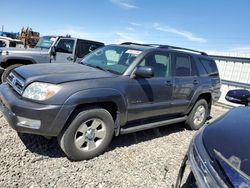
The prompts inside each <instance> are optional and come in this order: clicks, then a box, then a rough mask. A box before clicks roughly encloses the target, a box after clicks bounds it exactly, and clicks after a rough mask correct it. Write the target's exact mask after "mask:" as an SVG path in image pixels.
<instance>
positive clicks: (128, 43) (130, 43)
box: [120, 42, 151, 46]
mask: <svg viewBox="0 0 250 188" xmlns="http://www.w3.org/2000/svg"><path fill="white" fill-rule="evenodd" d="M120 45H138V46H151V44H140V43H134V42H123V43H121V44H120Z"/></svg>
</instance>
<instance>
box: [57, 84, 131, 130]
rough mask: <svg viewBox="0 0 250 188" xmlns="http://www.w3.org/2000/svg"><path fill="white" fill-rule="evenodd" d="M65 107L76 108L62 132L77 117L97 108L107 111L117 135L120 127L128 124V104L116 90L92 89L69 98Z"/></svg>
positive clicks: (73, 109)
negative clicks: (85, 111)
mask: <svg viewBox="0 0 250 188" xmlns="http://www.w3.org/2000/svg"><path fill="white" fill-rule="evenodd" d="M64 105H65V106H68V105H72V106H74V107H73V108H72V109H71V111H70V112H69V115H68V118H67V120H66V122H65V124H64V126H63V127H62V130H61V131H60V132H62V131H63V130H65V128H67V127H68V126H69V124H70V122H71V121H72V119H74V118H75V116H76V115H77V114H78V113H79V112H81V111H83V110H87V109H92V108H96V107H100V108H103V109H105V110H107V111H108V112H109V113H110V114H111V116H112V118H113V120H114V122H115V135H118V134H119V130H120V126H121V125H123V124H124V123H125V122H126V117H127V111H126V102H125V99H124V97H123V95H122V94H121V93H120V92H119V91H117V90H115V89H90V90H86V91H80V92H77V93H75V94H74V95H72V96H71V97H69V98H68V99H67V100H66V102H65V103H64Z"/></svg>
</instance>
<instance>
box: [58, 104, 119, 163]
mask: <svg viewBox="0 0 250 188" xmlns="http://www.w3.org/2000/svg"><path fill="white" fill-rule="evenodd" d="M113 134H114V121H113V118H112V116H111V115H110V113H109V112H108V111H107V110H105V109H102V108H94V109H90V110H85V111H82V112H80V113H79V114H78V115H77V116H76V117H75V119H74V120H73V121H72V122H71V124H70V125H69V127H68V128H67V129H66V130H65V131H64V132H63V133H62V134H61V135H60V136H59V137H58V142H59V145H60V146H61V148H62V150H63V151H64V152H65V154H66V155H67V156H68V157H69V158H70V159H72V160H75V161H78V160H86V159H90V158H93V157H96V156H98V155H100V154H102V153H103V152H104V151H105V149H106V148H107V147H108V145H109V143H110V142H111V140H112V137H113Z"/></svg>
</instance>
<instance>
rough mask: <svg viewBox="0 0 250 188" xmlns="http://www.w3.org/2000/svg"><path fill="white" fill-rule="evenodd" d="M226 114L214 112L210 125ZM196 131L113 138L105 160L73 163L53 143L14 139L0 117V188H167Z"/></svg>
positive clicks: (161, 130) (180, 127)
mask: <svg viewBox="0 0 250 188" xmlns="http://www.w3.org/2000/svg"><path fill="white" fill-rule="evenodd" d="M227 110H228V109H226V108H222V107H219V106H213V108H212V117H213V119H212V120H209V121H213V120H214V119H216V118H217V117H219V116H220V115H222V114H223V113H225V112H226V111H227ZM194 134H195V131H189V130H186V129H185V128H184V127H183V124H177V125H169V126H165V127H160V128H155V129H152V130H146V131H141V132H137V133H132V134H128V135H121V136H119V137H115V138H114V139H113V141H112V143H111V145H110V147H109V148H108V151H107V152H105V153H104V154H103V155H101V156H98V157H96V158H94V159H91V160H88V161H80V162H71V161H70V160H69V159H67V157H66V156H65V154H64V153H63V152H62V150H61V149H60V147H59V146H58V144H57V141H56V139H55V138H53V139H51V140H47V139H45V138H44V137H41V136H35V135H28V134H17V133H16V131H14V130H13V129H11V128H10V127H9V125H8V124H7V122H6V121H5V120H4V118H3V117H2V114H0V135H1V136H0V164H1V166H0V187H33V188H37V187H41V188H43V187H58V188H61V187H85V188H106V187H107V188H112V187H150V188H152V187H153V188H154V187H171V185H173V184H174V183H175V181H176V177H177V174H178V170H179V167H180V164H181V162H182V159H183V157H184V155H185V153H186V151H187V149H188V146H189V143H190V141H191V139H192V137H193V136H194Z"/></svg>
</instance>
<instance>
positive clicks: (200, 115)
mask: <svg viewBox="0 0 250 188" xmlns="http://www.w3.org/2000/svg"><path fill="white" fill-rule="evenodd" d="M205 114H206V109H205V107H204V106H202V105H201V106H199V107H198V108H197V110H196V112H195V114H194V124H195V125H200V124H201V123H202V122H203V120H204V118H205Z"/></svg>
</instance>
